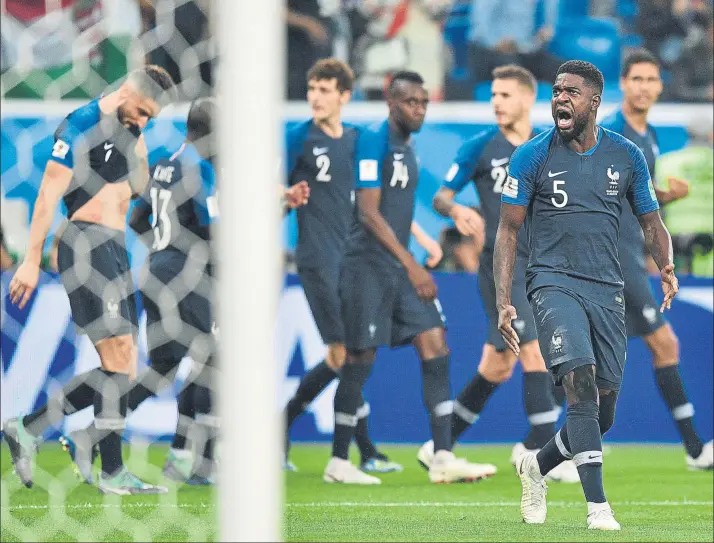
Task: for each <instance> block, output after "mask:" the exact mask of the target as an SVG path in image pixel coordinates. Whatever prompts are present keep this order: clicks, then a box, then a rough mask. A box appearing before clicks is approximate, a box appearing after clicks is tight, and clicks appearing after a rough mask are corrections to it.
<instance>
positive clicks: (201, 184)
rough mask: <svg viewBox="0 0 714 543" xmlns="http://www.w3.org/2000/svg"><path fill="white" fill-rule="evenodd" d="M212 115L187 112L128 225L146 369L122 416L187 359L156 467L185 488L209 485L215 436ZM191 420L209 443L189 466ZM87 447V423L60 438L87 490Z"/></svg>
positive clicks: (90, 434) (204, 107)
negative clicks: (181, 138)
mask: <svg viewBox="0 0 714 543" xmlns="http://www.w3.org/2000/svg"><path fill="white" fill-rule="evenodd" d="M215 116H216V115H215V104H214V102H213V100H212V99H202V100H199V101H197V102H195V103H193V104H192V105H191V108H190V110H189V113H188V119H187V137H186V141H185V142H184V143H183V144H182V145H181V147H180V148H179V149H178V150H177V151H176V152H175V153H174V154H173V155H172V156H171V157H164V158H161V159H160V160H158V161H157V163H156V164H154V165H153V166H152V168H151V180H150V182H149V186H148V187H147V190H146V191H145V193H144V195H143V197H142V198H141V199H139V200H138V201H137V204H136V205H135V206H134V209H133V211H132V214H131V218H130V221H129V224H130V226H131V227H132V228H133V229H134V230H135V231H136V232H137V233H138V234H139V235H140V237H141V239H142V241H143V242H144V243H145V244H146V245H147V246H148V247H149V248H150V249H151V253H150V255H149V262H148V266H147V267H146V268H145V269H144V270H143V273H142V276H141V294H142V300H143V302H144V308H145V309H146V314H147V325H146V336H147V341H148V346H149V360H150V363H151V366H150V367H149V368H147V369H146V370H145V371H144V372H142V373H141V374H140V375H139V376H138V379H137V380H136V381H135V382H134V383H133V384H132V387H131V389H130V390H129V392H128V412H131V411H134V410H135V409H137V408H138V406H139V405H140V404H141V403H142V402H143V401H144V400H146V399H148V398H149V397H151V396H153V395H155V394H157V393H158V392H160V391H161V390H162V389H163V388H165V387H166V386H168V385H169V384H170V383H171V382H172V381H173V380H174V378H175V376H176V373H177V371H178V367H179V364H180V363H181V360H182V359H183V358H184V357H185V356H187V355H190V356H191V358H192V360H193V364H194V367H193V370H192V372H191V374H190V375H189V377H188V378H187V379H186V382H185V383H184V387H183V388H182V390H181V392H180V393H179V397H178V414H179V416H178V425H177V429H176V432H175V434H174V439H173V442H172V445H171V448H170V449H169V454H168V458H167V460H166V463H165V464H164V474H165V475H166V476H167V477H169V478H170V479H173V480H175V481H179V482H189V483H191V484H208V482H209V479H208V478H209V476H210V474H211V471H212V470H211V468H212V462H213V442H214V438H213V435H214V434H215V431H216V428H215V424H214V422H215V420H216V418H215V417H214V416H212V415H211V412H212V394H211V387H210V384H211V383H212V382H213V375H212V372H214V371H215V361H214V357H215V340H214V337H213V335H214V333H215V332H216V330H217V327H216V326H215V322H214V320H213V317H212V309H211V308H212V300H213V264H212V260H213V259H212V258H211V246H210V243H211V239H212V236H211V225H212V224H214V223H215V222H216V221H217V218H218V205H217V201H216V173H215V170H214V164H213V163H214V161H215V156H216V153H215V150H216V145H215V142H214V139H213V131H212V127H213V119H214V118H215ZM194 421H196V422H197V425H198V426H199V427H200V430H202V431H203V432H202V433H203V434H204V435H209V436H211V437H210V438H209V439H208V440H207V443H206V446H205V447H204V449H205V450H204V455H203V456H202V457H197V460H196V462H192V458H193V455H192V452H191V450H190V448H187V437H188V434H189V430H190V428H191V425H192V423H193V422H194ZM95 440H96V424H95V423H93V424H92V425H90V427H89V428H87V429H84V430H78V431H76V432H73V433H72V434H70V435H69V436H63V437H62V438H60V441H61V443H62V444H63V446H64V447H65V449H66V450H68V452H70V455H71V456H72V460H73V462H74V463H75V466H76V468H77V472H78V473H79V474H80V475H81V476H82V478H83V479H84V480H85V481H86V482H88V483H91V482H92V475H91V469H92V463H93V459H94V452H93V450H92V449H93V442H94V441H95ZM90 450H92V452H91V453H90ZM90 454H91V456H90Z"/></svg>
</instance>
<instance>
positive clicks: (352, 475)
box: [322, 456, 382, 485]
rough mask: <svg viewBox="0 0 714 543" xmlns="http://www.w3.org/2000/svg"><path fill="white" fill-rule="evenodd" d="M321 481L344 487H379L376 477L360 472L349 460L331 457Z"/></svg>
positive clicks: (379, 482)
mask: <svg viewBox="0 0 714 543" xmlns="http://www.w3.org/2000/svg"><path fill="white" fill-rule="evenodd" d="M322 480H323V481H325V482H326V483H343V484H346V485H379V484H381V483H382V481H380V480H379V479H377V477H374V476H372V475H368V474H366V473H365V472H363V471H361V470H360V469H359V468H358V467H357V466H355V465H354V464H353V463H352V462H350V461H349V460H343V459H342V458H337V457H336V456H333V457H332V458H330V461H329V462H328V463H327V467H326V468H325V473H324V474H323V476H322Z"/></svg>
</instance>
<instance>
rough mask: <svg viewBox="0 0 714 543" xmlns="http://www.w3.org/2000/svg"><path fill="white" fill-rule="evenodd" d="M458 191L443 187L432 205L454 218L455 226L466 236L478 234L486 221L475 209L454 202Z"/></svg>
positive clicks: (443, 213)
mask: <svg viewBox="0 0 714 543" xmlns="http://www.w3.org/2000/svg"><path fill="white" fill-rule="evenodd" d="M454 196H456V192H454V191H453V190H451V189H448V188H446V187H441V188H440V189H439V190H438V191H437V193H436V194H435V195H434V199H433V200H432V203H431V205H432V206H433V207H434V210H435V211H436V212H437V213H438V214H439V215H441V216H442V217H450V218H452V219H453V220H454V226H456V229H457V230H458V231H459V232H460V233H461V234H462V235H464V236H476V235H478V234H480V233H481V232H483V228H484V222H483V219H482V218H481V216H480V215H479V214H478V213H476V212H475V211H474V210H473V209H471V208H470V207H467V206H463V205H461V204H457V203H456V202H454Z"/></svg>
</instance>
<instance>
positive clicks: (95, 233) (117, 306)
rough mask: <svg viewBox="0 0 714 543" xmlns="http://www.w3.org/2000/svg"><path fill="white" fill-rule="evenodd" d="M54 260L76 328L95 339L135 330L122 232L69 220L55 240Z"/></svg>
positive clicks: (133, 290)
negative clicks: (58, 238) (55, 256)
mask: <svg viewBox="0 0 714 543" xmlns="http://www.w3.org/2000/svg"><path fill="white" fill-rule="evenodd" d="M57 266H58V269H59V273H60V280H61V281H62V285H63V286H64V288H65V290H66V291H67V296H68V297H69V305H70V308H71V310H72V320H73V321H74V324H75V326H76V327H77V331H78V332H79V333H83V334H87V336H89V339H91V340H92V343H93V344H95V345H96V343H97V342H99V341H101V340H102V339H107V338H110V337H116V336H123V335H128V334H132V335H136V333H137V330H138V325H137V322H138V320H137V314H136V287H135V286H134V281H133V279H132V276H131V267H130V265H129V255H128V254H127V251H126V246H125V245H124V232H121V231H120V230H114V229H113V228H108V227H106V226H102V225H100V224H95V223H90V222H84V221H69V222H68V223H67V227H66V228H65V230H64V232H63V233H62V235H61V237H60V240H59V243H58V246H57Z"/></svg>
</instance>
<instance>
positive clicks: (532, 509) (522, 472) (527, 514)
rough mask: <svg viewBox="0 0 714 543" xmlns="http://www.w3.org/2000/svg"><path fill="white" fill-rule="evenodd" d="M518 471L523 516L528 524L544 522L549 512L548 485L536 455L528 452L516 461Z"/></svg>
mask: <svg viewBox="0 0 714 543" xmlns="http://www.w3.org/2000/svg"><path fill="white" fill-rule="evenodd" d="M516 473H517V474H518V477H519V478H520V479H521V487H522V493H521V517H522V518H523V522H525V523H527V524H543V523H544V522H545V517H546V515H547V513H548V507H547V505H546V502H545V495H546V493H547V491H548V485H547V484H546V483H545V478H544V477H543V476H542V475H541V474H540V470H539V468H538V461H537V460H536V455H535V454H533V453H531V452H527V453H525V454H522V455H521V456H520V457H519V458H518V460H517V461H516Z"/></svg>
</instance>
